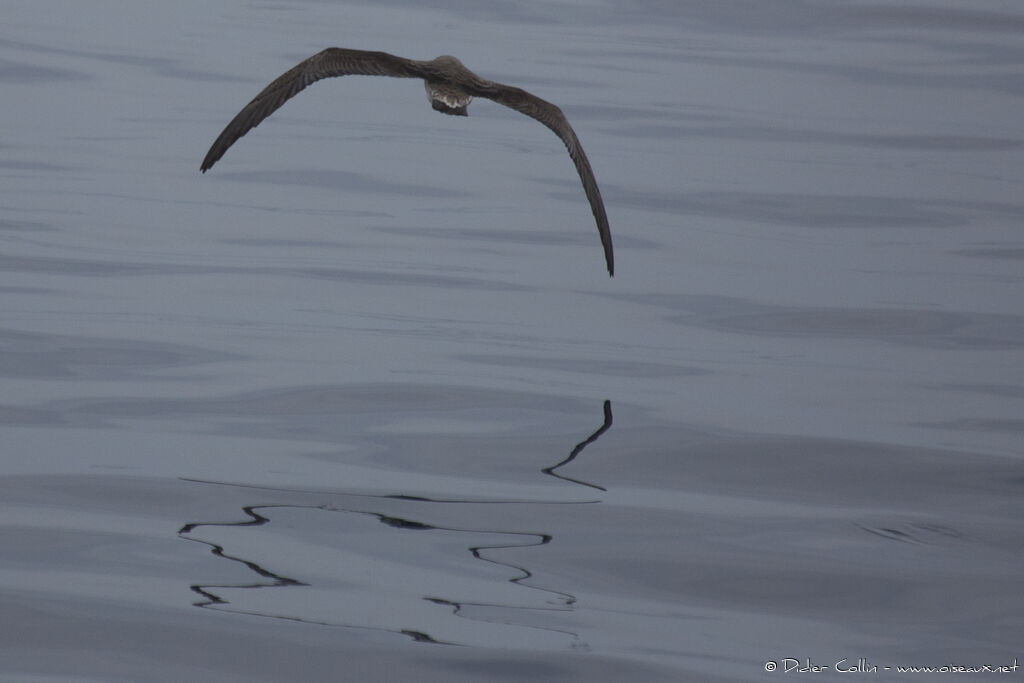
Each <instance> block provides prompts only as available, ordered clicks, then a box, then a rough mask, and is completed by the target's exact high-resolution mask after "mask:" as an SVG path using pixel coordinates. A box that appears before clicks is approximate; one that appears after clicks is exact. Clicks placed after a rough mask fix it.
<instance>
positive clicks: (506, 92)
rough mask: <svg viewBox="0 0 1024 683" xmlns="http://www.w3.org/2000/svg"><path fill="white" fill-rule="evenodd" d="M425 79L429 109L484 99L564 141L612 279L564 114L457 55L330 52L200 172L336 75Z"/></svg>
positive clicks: (258, 107)
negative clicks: (291, 101)
mask: <svg viewBox="0 0 1024 683" xmlns="http://www.w3.org/2000/svg"><path fill="white" fill-rule="evenodd" d="M356 74H360V75H365V76H393V77H396V78H422V79H423V83H424V86H425V87H426V89H427V99H428V100H430V104H431V106H432V107H433V108H434V109H435V110H437V111H439V112H441V113H442V114H450V115H452V116H468V114H467V112H466V107H467V105H468V104H469V103H470V101H471V100H472V99H473V98H474V97H483V98H486V99H489V100H493V101H494V102H497V103H498V104H503V105H505V106H506V107H509V108H510V109H515V110H516V111H518V112H520V113H522V114H526V115H527V116H529V117H531V118H534V119H536V120H537V121H540V122H541V123H543V124H544V125H545V126H547V127H548V128H550V129H551V130H552V131H554V133H555V135H557V136H558V137H559V138H561V140H562V142H563V143H565V147H566V149H568V150H569V156H570V157H571V158H572V162H573V164H575V165H576V171H577V172H578V173H579V175H580V180H581V181H583V191H584V192H585V193H586V195H587V200H588V201H589V202H590V209H591V211H593V213H594V219H595V220H596V221H597V231H598V233H600V235H601V245H602V246H603V247H604V258H605V262H606V263H607V265H608V275H614V274H615V259H614V256H613V254H612V235H611V231H610V229H609V228H608V216H607V214H605V210H604V202H602V201H601V191H600V190H599V189H598V187H597V180H596V179H595V178H594V171H593V170H592V169H591V168H590V162H589V161H588V160H587V155H586V154H584V152H583V146H582V145H580V141H579V139H578V138H577V137H576V132H575V131H574V130H573V129H572V126H570V125H569V121H568V119H566V118H565V114H563V113H562V110H561V109H559V108H558V107H556V106H555V105H553V104H551V103H550V102H548V101H546V100H542V99H541V98H539V97H537V96H536V95H533V94H531V93H528V92H526V91H525V90H522V89H521V88H516V87H513V86H511V85H504V84H502V83H496V82H494V81H489V80H487V79H485V78H481V77H480V76H477V75H476V74H475V73H473V72H472V71H470V70H469V69H467V68H466V67H465V66H463V64H462V62H460V61H459V60H458V59H456V58H455V57H451V56H448V55H442V56H441V57H438V58H437V59H431V60H429V61H422V62H421V61H416V60H412V59H405V58H403V57H397V56H395V55H392V54H388V53H387V52H371V51H367V50H348V49H345V48H340V47H331V48H327V49H326V50H324V51H323V52H319V53H317V54H315V55H313V56H312V57H310V58H309V59H307V60H305V61H303V62H300V63H299V64H297V65H296V66H295V67H293V68H292V69H290V70H288V71H286V72H285V73H283V74H281V76H279V77H278V78H277V79H275V80H274V81H273V82H272V83H271V84H270V85H268V86H267V87H266V88H264V89H263V92H261V93H260V94H259V95H257V96H256V97H255V98H253V100H252V102H250V103H249V104H247V105H245V107H244V108H243V109H242V111H240V112H238V114H237V115H236V116H235V118H233V119H232V120H231V123H229V124H228V125H227V127H226V128H225V129H224V131H223V132H222V133H221V134H220V136H219V137H218V138H217V139H216V140H215V141H214V143H213V145H212V146H211V147H210V151H209V152H207V153H206V158H205V159H203V164H202V166H200V170H201V171H202V172H203V173H205V172H206V171H207V170H208V169H209V168H211V167H212V166H213V165H214V164H215V163H217V160H218V159H220V158H221V157H222V156H224V153H225V152H227V151H228V148H229V147H231V145H233V144H234V143H235V141H236V140H238V138H240V137H242V136H243V135H245V134H246V133H248V132H249V131H250V130H252V129H253V128H255V127H256V126H258V125H259V124H260V122H261V121H263V119H265V118H267V117H268V116H270V115H271V114H273V113H274V112H275V111H277V109H278V108H280V107H281V105H283V104H284V103H285V102H287V101H288V100H289V99H291V98H292V97H295V95H297V94H298V93H299V92H300V91H302V90H303V89H305V88H306V87H307V86H309V85H310V84H312V83H315V82H316V81H319V80H321V79H324V78H331V77H333V76H349V75H356Z"/></svg>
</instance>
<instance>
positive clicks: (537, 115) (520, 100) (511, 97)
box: [465, 81, 615, 275]
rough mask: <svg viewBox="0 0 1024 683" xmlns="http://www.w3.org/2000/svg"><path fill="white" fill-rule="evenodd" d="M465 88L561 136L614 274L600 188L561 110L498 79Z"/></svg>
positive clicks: (609, 231)
mask: <svg viewBox="0 0 1024 683" xmlns="http://www.w3.org/2000/svg"><path fill="white" fill-rule="evenodd" d="M465 87H466V91H467V92H469V94H471V95H474V96H477V97H485V98H487V99H490V100H493V101H495V102H497V103H498V104H503V105H505V106H506V107H509V108H510V109H515V110H516V111H517V112H520V113H522V114H526V115H527V116H529V117H531V118H534V119H536V120H537V121H540V122H541V123H543V124H544V125H545V126H547V127H548V128H550V129H551V130H552V131H554V133H555V135H557V136H558V137H559V138H561V139H562V142H564V143H565V148H566V149H568V150H569V156H570V157H572V162H573V163H574V164H575V165H576V171H577V173H579V174H580V180H582V181H583V191H584V192H585V193H586V195H587V199H588V200H589V201H590V210H591V211H593V212H594V219H595V220H596V221H597V231H598V232H599V233H600V235H601V245H602V246H603V247H604V259H605V262H606V263H607V264H608V274H609V275H614V274H615V256H614V254H613V252H612V233H611V229H610V228H609V227H608V216H607V214H606V213H605V210H604V202H603V201H602V200H601V190H600V189H598V187H597V179H596V178H594V171H593V169H591V168H590V161H589V160H587V155H586V153H584V151H583V146H582V145H581V144H580V141H579V138H577V137H576V131H574V130H573V129H572V126H570V125H569V120H568V119H567V118H565V114H563V113H562V110H561V109H559V108H558V107H556V106H555V105H553V104H551V103H550V102H548V101H547V100H542V99H541V98H539V97H537V96H536V95H533V94H531V93H528V92H526V91H525V90H523V89H521V88H515V87H513V86H510V85H504V84H502V83H495V82H493V81H488V82H486V84H481V85H476V84H466V85H465Z"/></svg>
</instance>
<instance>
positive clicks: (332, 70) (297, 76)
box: [199, 47, 423, 173]
mask: <svg viewBox="0 0 1024 683" xmlns="http://www.w3.org/2000/svg"><path fill="white" fill-rule="evenodd" d="M355 74H360V75H365V76H395V77H398V78H422V77H423V70H422V67H421V66H420V63H418V62H415V61H413V60H411V59H404V58H403V57H396V56H395V55H392V54H388V53H387V52H371V51H367V50H347V49H344V48H340V47H330V48H327V49H326V50H324V51H323V52H318V53H317V54H315V55H313V56H312V57H310V58H309V59H307V60H305V61H303V62H301V63H299V64H297V65H296V66H295V67H293V68H291V69H289V70H288V71H286V72H285V73H283V74H281V75H280V76H278V77H277V78H276V79H274V81H273V82H272V83H271V84H270V85H268V86H267V87H266V88H264V89H263V92H261V93H260V94H259V95H257V96H256V97H254V98H253V100H252V102H250V103H249V104H247V105H245V107H244V108H243V109H242V111H240V112H238V115H237V116H235V118H233V119H231V123H229V124H228V125H227V127H226V128H225V129H224V131H223V132H221V134H220V136H219V137H218V138H217V139H216V140H215V141H214V143H213V145H212V146H211V147H210V151H209V152H207V153H206V158H205V159H203V165H202V166H200V167H199V168H200V170H201V171H203V173H205V172H206V170H207V169H209V168H210V167H211V166H213V165H214V164H215V163H217V160H218V159H220V158H221V157H222V156H224V153H225V152H227V151H228V147H230V146H231V145H233V144H234V143H235V141H236V140H238V138H240V137H242V136H243V135H245V134H246V133H248V132H249V131H250V130H252V129H253V128H255V127H256V126H258V125H260V122H261V121H262V120H263V119H265V118H267V117H268V116H270V115H271V114H273V113H274V112H275V111H277V110H278V109H279V108H280V107H281V105H283V104H284V103H285V102H287V101H288V100H290V99H291V98H293V97H295V95H297V94H298V93H299V92H301V91H302V90H303V89H304V88H306V87H307V86H309V85H310V84H312V83H315V82H317V81H319V80H321V79H323V78H331V77H332V76H348V75H355Z"/></svg>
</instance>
